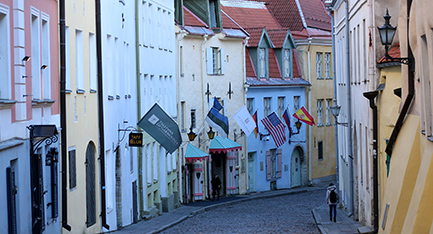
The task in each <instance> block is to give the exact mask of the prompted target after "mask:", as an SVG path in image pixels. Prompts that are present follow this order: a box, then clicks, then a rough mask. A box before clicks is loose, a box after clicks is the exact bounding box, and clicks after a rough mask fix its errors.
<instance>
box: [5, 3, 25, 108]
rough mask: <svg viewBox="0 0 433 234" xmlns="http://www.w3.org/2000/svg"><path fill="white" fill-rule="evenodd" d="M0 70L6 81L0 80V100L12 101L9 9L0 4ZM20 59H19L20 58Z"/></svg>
mask: <svg viewBox="0 0 433 234" xmlns="http://www.w3.org/2000/svg"><path fill="white" fill-rule="evenodd" d="M0 15H4V16H0V35H2V36H1V37H0V70H1V71H2V76H5V77H6V79H4V78H3V79H0V98H1V99H9V100H10V99H12V92H11V89H12V75H11V74H12V73H11V50H10V48H11V46H10V45H11V41H10V39H11V35H10V20H9V17H10V15H9V8H8V7H7V6H5V5H3V4H0ZM20 59H21V58H20Z"/></svg>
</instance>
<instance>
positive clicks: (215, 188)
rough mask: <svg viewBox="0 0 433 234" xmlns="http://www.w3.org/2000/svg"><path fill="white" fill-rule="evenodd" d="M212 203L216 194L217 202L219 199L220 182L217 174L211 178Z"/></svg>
mask: <svg viewBox="0 0 433 234" xmlns="http://www.w3.org/2000/svg"><path fill="white" fill-rule="evenodd" d="M211 183H212V201H214V200H215V195H216V193H218V200H219V199H220V189H221V180H220V178H219V177H218V175H217V174H215V176H214V177H213V178H212V181H211Z"/></svg>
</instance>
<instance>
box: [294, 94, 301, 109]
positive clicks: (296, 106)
mask: <svg viewBox="0 0 433 234" xmlns="http://www.w3.org/2000/svg"><path fill="white" fill-rule="evenodd" d="M300 99H301V96H293V112H296V111H297V110H299V108H300Z"/></svg>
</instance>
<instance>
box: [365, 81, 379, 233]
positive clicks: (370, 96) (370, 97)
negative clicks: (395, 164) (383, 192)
mask: <svg viewBox="0 0 433 234" xmlns="http://www.w3.org/2000/svg"><path fill="white" fill-rule="evenodd" d="M378 93H379V91H378V90H377V89H376V90H375V91H371V92H365V93H364V97H366V98H367V99H368V100H370V108H371V109H372V110H373V216H374V217H373V226H374V233H377V232H378V230H379V179H378V169H377V168H378V167H377V165H378V163H377V140H378V139H377V138H378V137H377V132H378V128H377V106H376V105H375V103H374V99H375V98H376V97H377V94H378Z"/></svg>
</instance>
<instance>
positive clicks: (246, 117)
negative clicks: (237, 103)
mask: <svg viewBox="0 0 433 234" xmlns="http://www.w3.org/2000/svg"><path fill="white" fill-rule="evenodd" d="M233 118H234V119H235V121H236V123H238V125H239V127H241V129H242V131H244V133H245V134H246V135H247V136H249V135H250V134H251V133H252V132H253V131H254V128H256V122H254V119H253V117H251V115H250V113H249V112H248V110H247V108H246V107H245V106H242V107H241V109H239V110H238V112H236V114H235V115H234V116H233Z"/></svg>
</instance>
